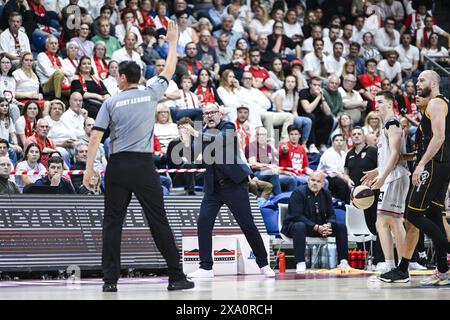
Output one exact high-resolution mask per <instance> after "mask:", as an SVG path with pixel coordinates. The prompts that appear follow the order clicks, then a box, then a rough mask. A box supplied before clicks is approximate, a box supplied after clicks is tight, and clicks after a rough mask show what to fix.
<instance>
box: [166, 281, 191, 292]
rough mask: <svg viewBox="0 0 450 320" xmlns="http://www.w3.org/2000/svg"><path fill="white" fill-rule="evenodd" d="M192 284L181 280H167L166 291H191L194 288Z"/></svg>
mask: <svg viewBox="0 0 450 320" xmlns="http://www.w3.org/2000/svg"><path fill="white" fill-rule="evenodd" d="M194 286H195V285H194V283H193V282H191V281H189V280H187V279H182V280H176V281H170V280H169V285H168V286H167V290H170V291H172V290H185V289H192V288H194Z"/></svg>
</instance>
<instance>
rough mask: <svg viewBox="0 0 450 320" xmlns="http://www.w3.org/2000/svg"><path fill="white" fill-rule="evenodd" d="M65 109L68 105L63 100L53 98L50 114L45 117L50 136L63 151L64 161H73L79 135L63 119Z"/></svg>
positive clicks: (49, 108)
mask: <svg viewBox="0 0 450 320" xmlns="http://www.w3.org/2000/svg"><path fill="white" fill-rule="evenodd" d="M65 109H66V106H65V104H64V103H63V102H62V101H60V100H56V99H55V100H52V101H50V105H49V107H48V115H47V116H45V117H44V119H45V120H47V121H48V124H49V126H50V130H49V132H48V138H50V139H51V140H53V141H54V143H55V145H56V150H58V151H59V152H60V153H61V156H62V157H63V159H64V161H65V162H66V163H71V160H72V156H73V154H74V151H75V150H74V147H75V144H76V142H77V136H76V134H75V131H74V129H73V128H72V127H69V126H67V125H66V124H65V123H64V122H63V121H61V116H62V114H63V113H64V111H65Z"/></svg>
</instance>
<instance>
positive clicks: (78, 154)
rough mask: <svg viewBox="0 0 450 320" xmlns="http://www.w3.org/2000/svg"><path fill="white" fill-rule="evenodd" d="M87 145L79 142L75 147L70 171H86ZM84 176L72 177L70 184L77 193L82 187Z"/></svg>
mask: <svg viewBox="0 0 450 320" xmlns="http://www.w3.org/2000/svg"><path fill="white" fill-rule="evenodd" d="M87 151H88V145H87V144H86V143H85V142H79V143H77V144H76V145H75V162H74V163H73V164H72V165H71V166H70V170H86V160H87ZM83 177H84V174H76V175H72V177H71V179H72V184H73V186H74V188H75V190H76V191H77V192H78V191H79V190H80V187H81V186H82V185H83Z"/></svg>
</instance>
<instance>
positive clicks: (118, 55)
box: [111, 32, 144, 69]
mask: <svg viewBox="0 0 450 320" xmlns="http://www.w3.org/2000/svg"><path fill="white" fill-rule="evenodd" d="M137 39H138V38H137V36H136V34H135V33H134V32H127V33H126V34H125V37H124V41H125V46H124V47H123V48H122V49H119V50H116V51H115V52H114V53H113V55H112V59H111V60H115V61H117V62H118V63H119V64H120V63H121V62H122V61H134V62H136V63H137V65H138V66H140V67H141V69H142V68H143V67H144V65H143V63H142V60H141V56H140V55H139V53H137V52H136V51H135V50H134V48H135V47H136V41H137Z"/></svg>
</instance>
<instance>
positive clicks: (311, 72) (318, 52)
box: [303, 39, 327, 80]
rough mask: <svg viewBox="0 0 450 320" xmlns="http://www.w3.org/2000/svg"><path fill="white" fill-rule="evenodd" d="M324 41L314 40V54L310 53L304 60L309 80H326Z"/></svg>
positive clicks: (305, 71)
mask: <svg viewBox="0 0 450 320" xmlns="http://www.w3.org/2000/svg"><path fill="white" fill-rule="evenodd" d="M323 43H324V42H323V40H322V39H314V41H313V45H314V52H310V53H308V54H307V55H306V56H305V58H304V59H303V64H304V67H305V69H304V73H305V75H306V78H307V79H310V78H314V77H319V78H321V79H322V80H325V79H326V77H327V70H326V69H325V61H324V60H325V56H324V54H323Z"/></svg>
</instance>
